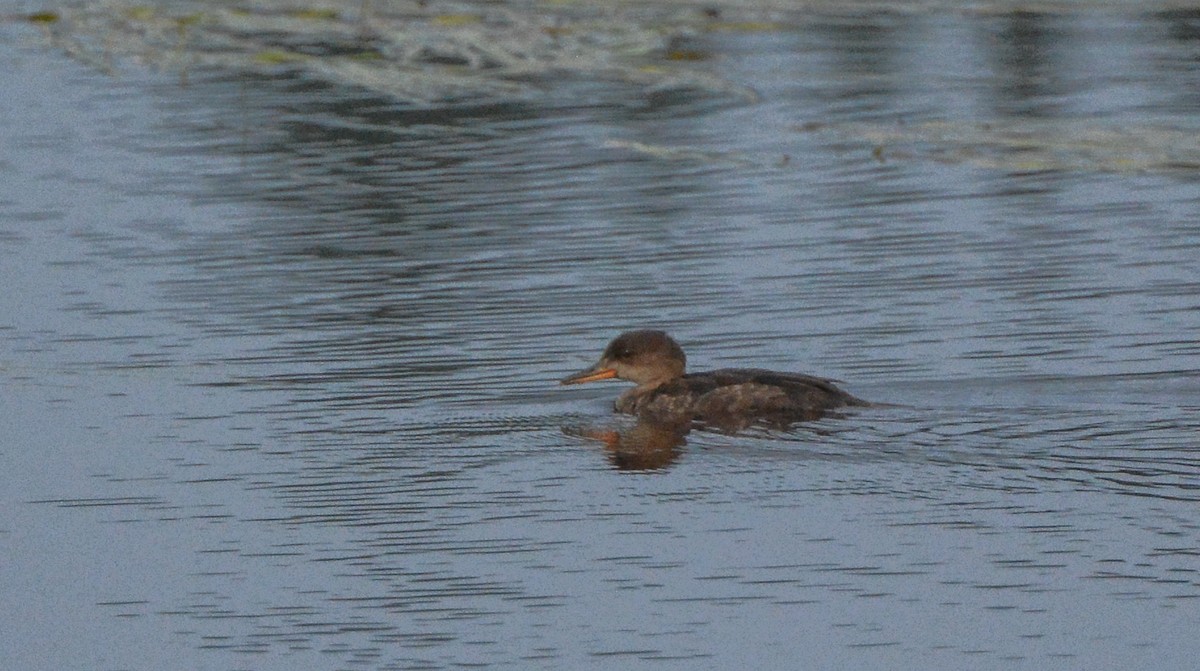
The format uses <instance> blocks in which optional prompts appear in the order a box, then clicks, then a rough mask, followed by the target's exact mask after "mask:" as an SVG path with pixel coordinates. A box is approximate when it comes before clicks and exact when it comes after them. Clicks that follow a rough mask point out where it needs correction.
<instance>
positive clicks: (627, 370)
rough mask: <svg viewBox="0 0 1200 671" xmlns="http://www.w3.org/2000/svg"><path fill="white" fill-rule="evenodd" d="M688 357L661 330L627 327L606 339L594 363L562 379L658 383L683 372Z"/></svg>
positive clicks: (640, 384) (576, 382)
mask: <svg viewBox="0 0 1200 671" xmlns="http://www.w3.org/2000/svg"><path fill="white" fill-rule="evenodd" d="M686 366H687V357H686V356H684V354H683V349H682V348H680V347H679V344H678V343H676V342H675V341H674V340H672V339H671V336H669V335H667V334H666V333H664V332H662V331H651V330H644V331H629V332H627V333H622V334H621V335H619V336H617V337H616V338H615V339H613V341H612V342H610V343H608V347H606V348H604V354H603V355H602V356H601V357H600V361H598V362H596V365H595V366H592V367H591V368H588V369H586V370H581V371H579V372H578V373H575V374H574V375H571V376H569V377H567V378H564V379H563V380H562V384H579V383H581V382H592V381H595V380H607V379H609V378H614V377H615V378H619V379H622V380H629V381H630V382H636V383H637V384H638V385H639V386H657V385H660V384H662V383H664V382H668V381H670V380H674V379H675V378H677V377H680V376H682V375H683V371H684V369H685V368H686Z"/></svg>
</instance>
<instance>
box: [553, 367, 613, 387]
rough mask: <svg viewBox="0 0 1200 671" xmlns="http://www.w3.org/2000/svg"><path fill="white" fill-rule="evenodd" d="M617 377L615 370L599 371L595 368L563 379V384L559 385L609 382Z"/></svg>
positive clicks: (604, 369) (603, 369) (605, 369)
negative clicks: (598, 381) (599, 381)
mask: <svg viewBox="0 0 1200 671" xmlns="http://www.w3.org/2000/svg"><path fill="white" fill-rule="evenodd" d="M616 376H617V371H616V369H613V368H601V369H599V370H597V369H595V368H589V369H587V370H583V371H579V372H578V373H575V374H574V375H571V376H569V377H565V378H563V380H562V382H560V383H559V384H582V383H584V382H595V381H596V380H607V379H609V378H614V377H616Z"/></svg>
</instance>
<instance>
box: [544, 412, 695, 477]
mask: <svg viewBox="0 0 1200 671" xmlns="http://www.w3.org/2000/svg"><path fill="white" fill-rule="evenodd" d="M688 429H689V427H687V426H678V425H671V424H655V423H652V422H638V423H637V424H635V425H633V426H632V427H629V428H627V429H615V428H607V427H578V426H567V427H563V433H565V434H567V435H568V436H577V437H580V438H587V439H589V440H596V441H599V442H601V443H602V444H603V445H604V451H605V452H606V453H607V454H608V460H609V461H610V462H612V465H613V466H614V467H615V468H616V469H617V470H618V471H658V470H662V469H665V468H667V467H669V466H670V465H671V464H674V463H675V461H676V460H678V459H679V456H680V455H681V454H683V446H684V445H685V444H686V443H687V439H686V437H685V436H687V433H688Z"/></svg>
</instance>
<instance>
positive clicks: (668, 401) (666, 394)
mask: <svg viewBox="0 0 1200 671" xmlns="http://www.w3.org/2000/svg"><path fill="white" fill-rule="evenodd" d="M622 401H623V403H618V408H617V409H618V410H621V411H622V412H629V413H631V414H636V415H638V416H640V417H642V418H644V419H648V420H651V421H659V422H678V421H692V420H696V421H700V422H704V423H708V424H714V425H719V426H746V425H748V424H750V423H752V422H754V421H757V420H768V421H774V422H793V421H801V420H807V419H816V418H818V417H820V416H821V415H823V414H824V413H825V412H826V411H828V410H830V409H833V408H839V407H844V406H849V405H864V404H865V403H864V402H863V401H861V400H860V399H858V398H855V397H854V396H851V395H850V394H848V393H846V392H844V391H842V390H841V389H839V388H838V387H837V386H836V385H835V384H834V383H833V382H832V381H831V380H827V379H824V378H819V377H813V376H811V375H802V374H799V373H779V372H775V371H770V370H761V369H757V368H725V369H721V370H715V371H710V372H707V373H693V374H690V375H684V376H683V377H680V378H678V379H675V380H672V381H670V382H668V383H666V384H664V385H662V386H660V387H658V388H656V389H654V390H652V391H650V392H648V393H646V394H644V395H640V396H636V397H631V398H628V399H622ZM622 405H624V406H625V407H622Z"/></svg>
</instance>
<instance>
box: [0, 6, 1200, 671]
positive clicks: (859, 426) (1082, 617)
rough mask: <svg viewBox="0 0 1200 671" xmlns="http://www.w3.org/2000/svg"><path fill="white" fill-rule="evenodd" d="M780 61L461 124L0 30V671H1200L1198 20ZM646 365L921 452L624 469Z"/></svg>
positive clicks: (860, 49)
mask: <svg viewBox="0 0 1200 671" xmlns="http://www.w3.org/2000/svg"><path fill="white" fill-rule="evenodd" d="M790 20H792V21H793V22H794V24H792V23H789V24H787V25H783V26H780V25H774V24H773V25H771V26H765V25H764V26H758V27H757V28H756V27H755V26H744V28H745V29H744V30H722V31H713V32H711V33H699V34H697V35H695V37H694V38H693V42H694V43H689V44H688V45H686V48H687V51H686V52H685V54H686V56H687V58H689V59H695V60H696V67H697V68H701V69H703V70H704V71H706V72H710V73H714V74H716V75H719V76H720V77H722V78H726V79H728V80H729V81H731V82H736V83H738V85H739V86H741V87H747V89H749V90H753V91H755V92H756V95H757V98H756V99H754V100H748V99H747V98H745V97H744V96H740V95H732V94H730V95H721V94H719V93H713V92H688V91H661V90H656V89H653V88H650V89H648V88H645V87H639V86H637V85H635V84H630V83H628V82H611V81H610V82H604V81H600V82H596V81H579V80H570V81H563V82H555V81H553V79H551V80H549V81H545V82H540V84H539V85H540V86H542V87H544V88H545V90H546V95H545V98H544V99H542V100H532V101H530V100H522V101H520V102H505V101H503V100H499V101H497V100H487V101H484V102H476V103H458V104H454V105H448V106H432V107H430V106H414V105H410V104H406V103H403V102H398V101H396V100H394V99H389V98H386V97H381V96H379V95H378V94H376V93H371V92H365V91H363V90H362V89H358V88H354V87H349V86H338V85H336V84H333V83H330V82H324V81H323V82H317V81H313V80H312V79H310V78H308V77H307V76H304V75H296V76H287V75H284V74H281V75H278V76H273V77H267V76H252V75H247V74H245V73H236V72H228V71H222V70H215V71H212V70H197V71H194V72H189V73H188V76H187V77H186V78H184V77H181V76H179V74H178V73H172V72H167V73H161V72H156V71H154V70H153V69H149V70H148V69H145V68H143V67H141V66H138V65H133V64H130V65H126V66H123V67H122V68H121V69H120V71H119V73H117V74H116V75H114V74H108V73H105V72H102V71H100V70H99V69H97V68H96V67H94V66H92V65H91V64H88V63H81V62H79V61H78V60H73V59H70V58H67V57H64V56H63V55H61V54H60V53H59V52H58V51H55V50H54V49H53V48H52V47H49V46H47V44H46V43H45V42H44V41H42V40H40V39H39V38H38V35H37V32H36V31H35V30H33V29H31V27H29V26H26V25H23V24H21V23H19V22H9V23H7V24H4V25H0V90H3V91H4V92H5V93H4V95H3V98H2V100H0V122H2V123H0V147H2V148H3V155H2V156H0V283H2V286H3V287H4V290H3V292H0V385H2V387H3V390H4V391H3V402H2V405H0V427H2V428H3V432H2V434H0V435H2V436H3V438H2V440H0V466H2V468H3V471H4V473H5V476H4V478H3V482H4V485H3V492H0V500H2V503H3V506H4V511H5V512H4V514H3V515H0V548H3V557H4V560H3V562H2V563H0V591H3V592H4V594H5V595H6V596H5V599H4V606H3V609H4V620H5V625H4V629H5V634H4V635H3V641H0V666H3V667H4V668H10V669H31V670H32V669H64V668H89V669H172V668H197V669H296V668H306V669H322V668H330V669H334V668H337V669H342V668H345V669H359V668H363V669H440V668H460V667H463V666H485V667H501V668H555V669H564V668H568V669H575V668H631V667H645V668H680V669H695V668H731V667H734V666H735V665H736V666H743V667H745V668H912V669H916V668H921V669H941V668H944V669H961V668H1006V669H1008V668H1030V669H1046V668H1069V669H1079V668H1139V667H1140V666H1142V665H1143V664H1144V663H1145V661H1146V660H1154V661H1155V666H1156V667H1161V668H1185V667H1187V666H1189V665H1190V664H1193V663H1194V660H1195V658H1196V656H1197V655H1198V654H1200V643H1198V642H1197V638H1196V636H1195V631H1196V626H1197V622H1200V443H1198V438H1197V436H1198V435H1200V434H1198V429H1200V419H1198V417H1197V410H1198V409H1200V378H1198V377H1197V373H1198V371H1200V344H1198V343H1200V226H1198V223H1200V220H1198V218H1197V213H1198V212H1200V196H1198V194H1200V188H1198V185H1200V178H1198V176H1200V150H1198V149H1197V140H1196V138H1197V137H1200V117H1197V116H1196V110H1197V109H1200V107H1198V105H1200V99H1198V98H1197V94H1196V90H1195V88H1194V86H1191V85H1189V84H1187V82H1194V81H1197V77H1198V76H1200V18H1197V15H1196V14H1195V13H1194V12H1188V11H1183V10H1164V11H1161V12H1157V13H1137V12H1135V11H1132V10H1128V11H1126V10H1120V9H1119V8H1118V9H1116V10H1105V11H1083V10H1079V11H1074V10H1061V9H1060V10H1059V11H1058V12H1056V13H1047V14H1038V13H1030V12H1017V13H1005V12H987V11H979V12H966V13H940V12H935V13H932V14H930V15H925V14H922V13H920V12H908V13H890V12H881V13H875V12H860V13H855V14H834V13H831V14H829V15H823V14H814V15H806V16H804V17H791V19H790ZM644 326H655V327H660V328H665V329H667V330H669V331H670V332H672V333H673V334H674V335H675V336H676V337H677V338H678V339H679V340H680V341H681V342H682V343H683V345H684V347H685V349H687V351H688V353H689V364H690V366H691V367H692V368H693V369H695V370H702V369H705V368H710V367H721V366H731V365H755V366H762V367H769V368H776V369H784V370H799V371H804V372H809V373H814V374H820V375H825V376H829V377H834V378H837V379H840V380H844V381H845V383H846V387H847V388H848V389H850V390H851V391H852V392H853V393H855V394H857V395H860V396H862V397H865V398H868V399H871V400H874V401H879V402H882V403H886V404H889V405H886V406H879V407H873V408H867V409H863V410H861V411H858V412H855V413H851V414H848V415H847V416H844V417H829V418H825V419H822V420H820V421H817V422H812V423H809V424H803V425H800V426H797V427H794V428H793V429H792V430H790V431H777V430H767V429H751V430H749V431H746V432H744V433H741V434H737V435H728V434H723V433H716V432H706V431H693V432H692V433H690V434H689V435H687V436H686V438H685V440H684V441H683V442H682V443H671V444H667V445H657V446H655V445H653V444H651V443H639V442H638V441H636V440H625V441H621V440H618V439H614V438H612V436H616V435H618V434H620V435H623V436H625V437H626V438H629V437H630V432H631V431H633V429H631V428H630V426H629V423H628V422H625V421H623V420H622V419H621V418H617V417H614V416H612V414H611V412H610V404H611V401H612V399H613V398H614V397H615V396H616V395H617V394H618V393H619V391H620V390H621V389H622V388H624V386H623V385H622V384H619V383H614V384H609V385H605V384H596V385H589V386H585V387H566V388H564V387H559V386H557V384H556V381H557V380H558V379H559V378H561V377H562V376H563V375H565V374H567V373H569V372H572V371H574V370H577V369H579V368H581V367H582V366H584V365H586V364H588V363H590V362H591V361H593V360H594V359H595V357H596V356H597V355H598V354H599V352H600V350H601V349H602V348H603V346H604V344H605V343H606V342H607V341H608V340H609V339H610V338H611V337H612V336H614V335H615V334H616V333H618V332H619V331H621V330H624V329H627V328H632V327H644ZM614 431H615V433H614ZM604 437H609V439H608V440H607V441H606V440H603V439H601V438H604Z"/></svg>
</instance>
